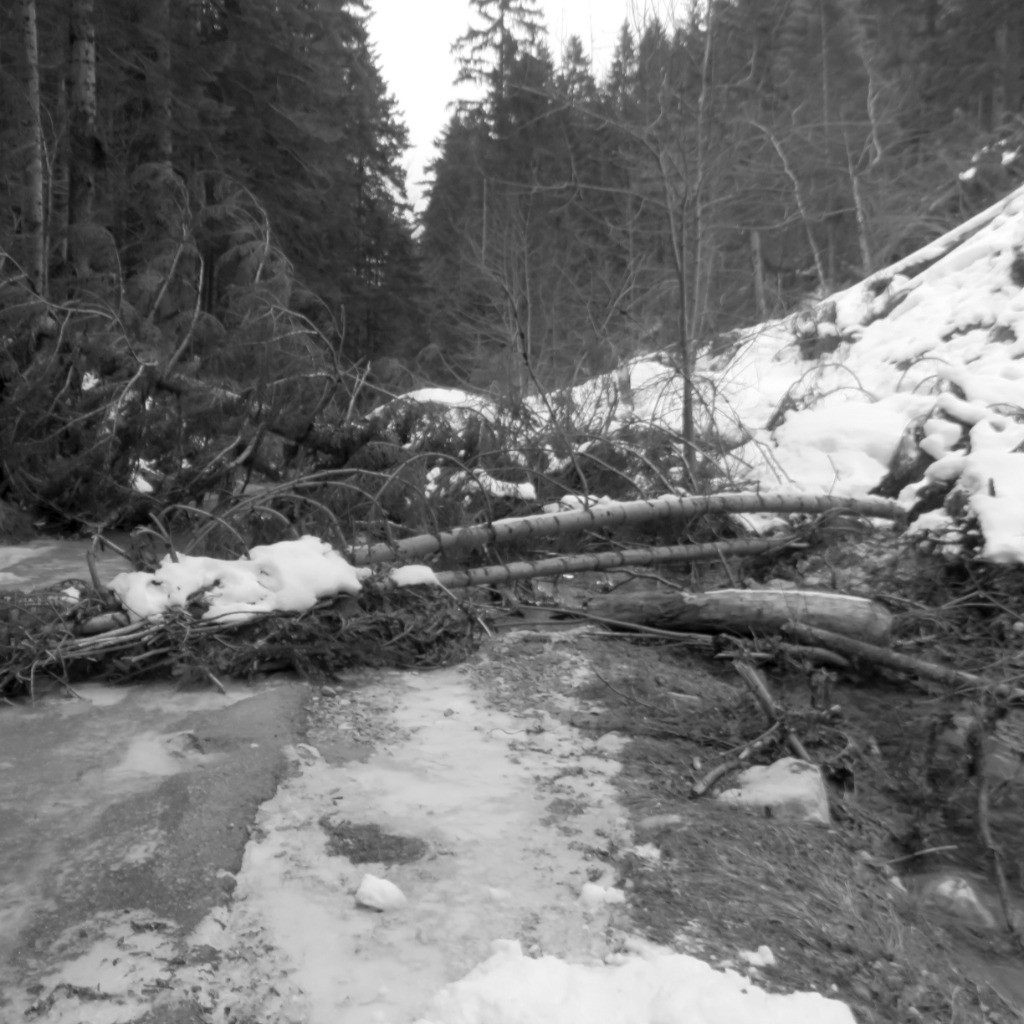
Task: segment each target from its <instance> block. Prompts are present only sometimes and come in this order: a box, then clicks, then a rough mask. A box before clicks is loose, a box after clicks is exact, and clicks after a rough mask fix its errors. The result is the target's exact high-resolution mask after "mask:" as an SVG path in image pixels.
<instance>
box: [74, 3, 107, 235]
mask: <svg viewBox="0 0 1024 1024" xmlns="http://www.w3.org/2000/svg"><path fill="white" fill-rule="evenodd" d="M93 15H94V0H71V17H70V22H69V27H70V40H71V74H70V81H69V90H68V91H69V95H70V103H69V111H68V114H69V120H70V125H69V127H70V160H69V170H70V182H69V191H70V195H69V197H68V226H69V229H73V228H75V227H77V226H79V225H83V224H89V223H91V221H92V219H93V204H94V202H95V197H96V170H97V168H98V167H99V166H100V165H101V164H102V162H103V147H102V146H101V145H100V141H99V138H98V136H97V133H96V25H95V21H94V17H93Z"/></svg>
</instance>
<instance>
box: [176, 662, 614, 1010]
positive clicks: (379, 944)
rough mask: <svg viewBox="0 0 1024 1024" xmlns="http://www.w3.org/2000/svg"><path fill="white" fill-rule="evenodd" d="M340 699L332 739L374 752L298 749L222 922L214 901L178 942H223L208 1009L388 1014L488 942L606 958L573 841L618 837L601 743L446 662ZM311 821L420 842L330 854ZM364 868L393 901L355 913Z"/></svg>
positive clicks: (462, 969) (600, 914) (417, 1000)
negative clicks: (397, 896)
mask: <svg viewBox="0 0 1024 1024" xmlns="http://www.w3.org/2000/svg"><path fill="white" fill-rule="evenodd" d="M338 711H339V712H340V713H339V714H338V726H337V727H338V728H339V729H340V730H341V731H342V732H343V733H344V732H345V731H346V730H348V731H350V732H353V733H355V732H356V731H359V730H361V731H362V733H363V734H365V732H366V730H367V729H369V730H370V731H376V732H377V733H378V736H377V737H376V739H375V746H376V748H377V749H376V752H375V753H374V754H373V755H372V756H371V757H370V759H369V760H368V761H366V762H365V763H361V762H348V763H346V764H343V765H340V766H332V765H330V764H328V763H326V762H325V761H324V760H323V759H322V758H321V757H320V756H319V752H318V751H316V750H315V748H310V747H301V746H300V747H299V748H298V749H297V751H296V758H297V765H298V773H297V774H296V775H295V776H293V777H292V778H290V779H288V780H286V781H285V782H284V783H283V784H282V785H281V787H280V789H279V791H278V794H277V795H276V797H275V798H274V799H272V800H271V801H269V802H268V803H266V804H265V805H264V806H263V808H262V809H261V811H260V813H259V815H258V817H257V822H256V829H257V834H256V837H255V838H254V840H253V841H252V842H251V843H250V845H249V847H248V849H247V851H246V856H245V861H244V863H243V866H242V870H241V872H240V873H239V876H238V885H237V888H236V890H235V903H234V906H233V909H232V911H231V913H230V916H226V915H224V914H223V913H215V915H214V917H213V919H212V920H208V921H207V922H206V923H205V924H204V925H203V926H201V929H200V932H199V933H198V934H197V935H196V936H195V937H194V939H195V941H196V942H200V943H209V944H210V945H213V946H215V947H217V948H219V949H221V950H222V951H223V953H224V959H223V960H222V962H221V966H220V969H219V970H215V969H214V968H213V967H211V968H210V969H209V970H208V971H200V972H199V973H200V975H204V974H205V975H206V977H205V978H202V977H200V978H199V979H197V980H200V981H205V982H206V984H205V985H204V988H206V989H207V992H208V993H209V994H208V996H207V1007H209V1008H212V1006H211V1005H210V1003H211V1002H216V1003H217V1004H218V1008H219V1009H222V1010H223V1009H225V1008H226V1007H225V1005H224V1004H225V1001H226V1000H230V1002H231V1003H232V1004H233V1005H232V1009H231V1012H232V1013H233V1014H234V1015H236V1016H237V1015H238V1014H239V1013H244V1012H245V1011H244V1009H243V1007H240V1006H239V1005H238V1002H237V1000H238V999H239V998H242V999H243V1000H244V1001H246V1002H249V1003H250V1005H251V1007H252V1010H253V1011H258V1012H259V1014H260V1019H261V1021H264V1022H267V1024H269V1021H270V1020H272V1019H275V1020H276V1019H280V1020H287V1021H296V1022H298V1021H302V1022H304V1024H364V1022H367V1024H369V1022H375V1024H379V1022H390V1021H394V1022H396V1024H397V1022H407V1021H409V1020H412V1019H414V1018H415V1017H416V1016H417V1013H418V1012H419V1011H421V1010H422V1008H423V1006H424V1005H425V1003H426V1002H427V1000H428V999H429V998H430V996H431V995H432V994H433V993H435V992H436V991H437V990H438V989H439V988H441V987H442V986H443V985H444V984H445V983H446V982H448V981H451V980H453V979H455V978H458V977H461V976H462V975H464V974H465V973H466V972H467V971H469V970H470V969H471V968H472V967H473V966H475V965H476V964H477V963H479V962H480V961H482V960H484V959H486V958H487V956H488V955H489V953H490V944H491V942H492V941H493V940H495V939H501V938H506V939H507V938H519V939H521V940H522V941H523V944H524V946H525V947H526V948H527V950H528V951H530V950H533V951H543V952H545V953H552V954H556V955H559V956H566V957H569V958H571V959H595V958H601V957H603V956H604V955H605V954H606V953H607V952H608V947H607V944H606V939H605V932H606V923H607V914H606V912H605V908H604V905H603V904H602V903H601V902H600V901H599V900H598V901H597V902H595V901H594V900H593V899H590V900H586V901H584V900H581V898H580V893H581V890H582V888H583V886H584V884H585V883H587V882H588V880H592V876H593V875H595V874H600V872H601V869H602V865H601V862H600V861H599V860H595V859H592V855H591V858H590V859H588V855H587V851H590V850H594V849H597V850H604V849H607V848H608V846H609V842H615V841H617V840H618V839H625V838H626V834H625V827H624V822H623V818H622V812H621V809H620V808H619V807H618V806H617V804H616V803H615V800H614V796H613V791H612V788H611V786H610V784H609V781H608V780H609V778H610V776H611V775H612V774H614V772H615V771H616V770H617V767H618V766H617V762H615V761H614V760H611V759H609V757H608V750H609V748H610V747H611V748H614V744H609V743H607V742H605V743H604V744H602V747H603V748H604V749H601V748H600V747H598V746H596V745H594V744H591V743H584V742H582V741H581V739H580V734H579V733H578V732H577V731H576V730H572V729H570V728H568V727H566V726H563V725H561V724H560V723H559V722H558V721H557V720H556V719H553V718H551V717H550V716H548V715H545V714H543V713H540V712H538V713H536V714H534V715H533V716H532V717H527V718H525V719H524V718H522V717H516V716H513V715H511V714H508V713H505V712H502V711H499V710H496V709H494V708H491V707H488V706H486V705H485V703H484V702H483V700H482V699H481V697H480V696H478V695H477V693H475V692H474V689H473V688H472V687H471V685H470V684H469V682H468V680H467V677H466V676H465V675H464V674H463V672H462V671H461V670H458V669H455V670H444V671H440V672H436V673H431V674H415V675H414V674H407V675H403V676H402V677H401V678H400V679H399V680H397V681H392V682H388V684H387V685H384V686H375V687H372V688H370V689H364V690H359V691H357V692H355V693H354V694H353V695H352V696H351V697H348V698H343V704H342V706H341V707H340V708H339V709H338ZM371 723H375V724H371ZM324 815H331V818H332V820H335V821H337V820H340V819H345V820H347V821H349V822H351V823H353V824H356V825H360V824H372V825H378V826H380V827H381V828H382V829H383V830H384V831H385V832H386V833H390V834H392V835H398V836H406V837H415V838H417V839H420V840H425V841H426V842H427V844H428V851H429V852H428V853H427V854H426V856H424V857H423V858H421V859H419V860H415V861H413V862H411V863H408V864H397V865H389V864H383V863H362V864H358V865H356V864H353V863H352V862H351V861H349V860H347V859H346V858H344V857H340V856H331V855H328V853H327V849H326V839H327V834H326V832H325V830H324V829H323V827H322V826H321V825H320V823H319V822H320V819H321V818H322V817H323V816H324ZM588 871H590V872H591V878H589V879H588ZM366 872H369V873H372V874H374V875H377V876H381V877H386V878H387V879H388V880H389V881H391V882H393V883H395V884H396V885H398V886H399V888H400V889H401V890H402V891H403V893H404V894H405V895H406V897H407V899H408V904H407V905H406V906H405V907H402V908H400V909H398V910H395V911H389V912H386V913H377V912H375V911H370V910H365V909H361V908H358V907H356V905H355V902H354V895H353V894H354V892H355V890H356V888H357V886H358V884H359V882H360V879H361V878H362V876H363V874H364V873H366ZM608 881H611V880H608ZM587 894H588V896H591V897H600V891H599V890H596V889H594V888H588V890H587ZM283 979H286V980H284V983H283ZM243 994H244V995H243ZM207 1007H204V1008H207ZM271 1008H273V1013H274V1014H275V1016H273V1017H268V1016H267V1013H268V1010H270V1009H271Z"/></svg>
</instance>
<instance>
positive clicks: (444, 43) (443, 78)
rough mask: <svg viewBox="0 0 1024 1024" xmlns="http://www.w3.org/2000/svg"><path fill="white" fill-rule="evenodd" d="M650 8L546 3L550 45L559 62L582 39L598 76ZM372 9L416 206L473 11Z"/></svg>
mask: <svg viewBox="0 0 1024 1024" xmlns="http://www.w3.org/2000/svg"><path fill="white" fill-rule="evenodd" d="M649 6H652V4H651V3H650V0H541V7H542V8H543V10H544V13H545V19H546V21H547V26H548V45H549V46H550V48H551V51H552V53H553V54H554V55H555V57H556V58H557V57H559V56H560V55H561V52H562V47H563V44H564V42H565V40H566V39H567V38H568V37H569V36H571V35H578V36H579V37H580V38H581V39H582V40H583V45H584V48H585V49H586V51H587V53H588V54H590V56H591V57H592V59H593V60H594V64H595V69H596V72H597V75H598V76H600V75H601V74H603V73H604V71H605V69H606V68H607V66H608V65H609V64H610V62H611V58H612V54H613V52H614V50H615V41H616V39H617V37H618V34H619V28H620V27H621V25H622V23H623V21H626V20H627V19H628V20H629V22H630V23H631V24H635V23H636V22H637V20H638V18H637V12H638V10H639V11H643V10H644V8H645V7H649ZM370 9H371V11H373V17H372V18H371V20H370V38H371V40H372V42H373V44H374V46H375V48H376V51H377V55H378V57H379V59H380V68H381V72H382V73H383V75H384V79H385V81H386V82H387V83H388V88H389V90H390V92H391V93H392V94H393V95H394V96H395V98H396V99H397V100H398V106H399V109H400V110H401V112H402V115H403V117H404V119H405V123H406V124H407V125H408V127H409V137H410V142H411V143H412V150H411V152H410V154H409V158H408V160H407V164H406V168H407V170H408V178H409V192H410V196H411V197H412V198H413V199H414V200H418V198H419V196H420V194H421V192H422V181H423V177H424V170H423V169H424V167H425V166H426V164H428V163H430V161H431V160H432V159H433V157H434V155H435V151H434V148H433V143H434V142H435V141H436V140H437V138H438V137H439V136H440V134H441V130H442V129H443V128H444V125H445V124H446V122H447V120H448V118H449V116H450V110H449V109H448V105H449V104H450V103H451V102H452V101H453V100H454V99H455V98H456V89H455V86H454V84H453V83H454V81H455V73H456V66H455V60H454V58H453V57H452V55H451V46H452V43H454V42H455V40H456V39H458V38H459V36H461V35H462V34H463V33H464V32H465V31H466V29H467V28H468V27H469V25H470V23H471V21H472V10H471V8H470V6H469V3H468V2H467V0H370ZM639 20H640V21H642V20H643V18H642V17H641V18H640V19H639ZM463 88H465V87H464V86H463Z"/></svg>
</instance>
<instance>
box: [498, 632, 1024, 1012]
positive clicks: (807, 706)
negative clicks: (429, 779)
mask: <svg viewBox="0 0 1024 1024" xmlns="http://www.w3.org/2000/svg"><path fill="white" fill-rule="evenodd" d="M479 657H480V658H481V659H483V660H484V662H485V663H486V665H485V668H486V669H488V670H489V671H490V674H491V677H492V678H493V680H494V685H495V686H496V688H497V692H498V694H499V700H502V701H504V702H506V703H508V704H510V705H516V704H517V703H519V702H520V701H523V700H526V701H533V700H536V698H537V691H539V690H543V689H544V688H545V687H546V685H547V682H546V681H548V680H550V679H551V678H552V677H559V676H560V677H562V678H564V677H566V676H567V675H569V676H575V677H576V678H577V680H578V681H579V682H580V686H579V688H578V689H577V691H576V696H577V697H578V699H579V701H580V702H581V704H580V705H579V706H577V707H567V706H565V702H564V701H561V700H560V699H556V700H555V701H554V703H555V704H556V705H557V704H559V703H561V704H562V707H561V713H562V715H563V717H565V718H566V719H567V720H569V721H571V723H572V724H573V725H575V726H577V727H579V728H582V729H585V730H588V731H590V732H592V733H593V734H595V735H601V734H604V733H608V732H610V731H614V732H615V733H617V734H620V735H623V736H627V737H629V738H630V740H631V742H630V743H629V745H628V746H627V747H626V748H625V749H624V751H623V752H622V753H621V754H620V755H619V756H620V757H621V758H622V760H623V763H624V769H623V771H622V773H621V775H620V776H619V777H618V786H619V789H620V794H621V798H622V800H623V801H624V803H625V805H626V807H627V808H628V810H629V813H630V818H631V820H632V823H633V827H634V830H635V833H636V838H637V842H638V843H639V844H649V845H650V846H653V847H656V848H657V850H658V851H660V859H658V860H653V859H651V858H648V857H638V856H635V855H633V854H628V853H627V854H622V855H616V853H615V852H614V851H613V852H612V853H611V858H612V859H613V860H614V861H615V863H616V867H617V869H618V871H619V874H620V876H621V877H624V878H625V880H626V885H627V888H628V889H629V890H630V896H629V907H630V911H631V915H632V925H633V927H635V928H637V929H638V930H640V931H641V932H642V933H643V934H644V935H646V936H647V937H649V938H651V939H653V940H655V941H657V942H660V943H664V944H666V945H669V946H672V947H674V948H676V949H677V950H680V951H685V952H693V953H695V954H697V955H700V956H702V957H704V958H707V959H710V960H711V961H712V962H715V963H719V964H722V965H735V964H737V963H739V962H742V958H741V956H740V954H741V951H743V950H755V949H757V948H758V946H759V945H761V944H767V945H768V946H770V947H771V949H772V951H773V952H774V953H775V955H776V958H777V964H776V965H775V966H772V967H770V968H767V969H763V970H761V971H760V972H759V981H760V982H761V983H763V984H765V985H766V986H768V987H770V988H772V987H777V988H778V989H779V990H783V991H790V990H795V989H806V988H815V989H818V990H819V991H822V992H825V993H827V994H833V995H836V996H838V997H839V998H841V999H843V1000H844V1001H846V1002H848V1003H849V1004H850V1005H851V1007H853V1009H854V1012H855V1014H856V1015H857V1019H858V1020H859V1021H862V1022H866V1024H867V1022H879V1024H881V1022H883V1021H885V1022H892V1021H920V1020H927V1021H954V1020H955V1021H959V1022H965V1021H977V1022H979V1024H980V1022H981V1021H989V1022H992V1021H1012V1020H1018V1019H1024V1017H1022V1015H1024V992H1022V991H1021V986H1020V984H1019V983H1016V984H1015V983H1014V982H1013V981H1012V980H1011V981H1009V984H1007V981H1008V979H1012V978H1014V976H1015V975H1018V976H1024V957H1022V956H1021V952H1020V949H1019V947H1018V946H1017V945H1016V944H1015V943H1014V942H1013V941H1012V940H1011V938H1010V936H1008V935H1007V934H1006V933H1005V932H1004V931H1000V930H999V929H996V930H994V931H993V930H984V931H983V930H980V929H972V928H970V927H968V926H967V925H965V924H964V923H962V922H958V921H956V920H953V919H950V918H948V917H945V916H944V915H943V914H942V913H941V912H937V911H935V910H933V909H932V908H930V907H925V906H923V904H922V900H921V899H920V898H918V897H916V896H915V895H914V885H913V878H912V875H913V871H914V869H915V868H918V867H919V866H920V867H924V868H927V869H929V870H934V869H936V868H938V867H949V866H956V867H957V868H959V869H963V870H966V871H969V872H972V873H976V874H977V875H978V878H979V879H980V885H981V886H982V889H983V891H986V890H985V881H984V878H985V874H984V868H985V857H984V851H983V850H982V849H981V848H980V846H979V844H978V841H977V839H976V837H975V835H974V830H973V815H972V812H971V808H972V806H973V796H972V794H973V786H972V782H971V780H970V779H969V778H968V776H967V773H966V770H965V769H964V767H963V765H962V764H960V765H959V766H958V764H957V762H958V761H959V762H962V761H963V753H962V751H961V752H957V751H956V750H955V749H950V750H948V751H946V753H945V754H944V756H943V757H942V758H940V760H941V762H942V763H943V764H945V766H946V768H947V770H948V772H949V777H948V778H947V779H946V780H945V783H944V784H943V785H942V786H941V788H937V787H936V785H935V784H932V785H930V786H929V787H928V788H927V790H926V789H925V788H924V784H923V778H924V774H925V768H926V762H927V761H928V760H929V757H930V755H931V754H932V753H934V748H933V747H931V746H930V745H929V735H930V729H929V724H930V723H931V722H932V721H933V720H934V719H935V718H936V715H937V714H938V713H940V712H942V711H943V709H944V707H945V705H938V706H937V702H936V701H935V700H934V699H932V698H930V697H928V696H927V695H925V694H922V693H920V692H919V691H917V690H915V689H913V688H911V687H909V686H908V685H906V683H902V684H901V683H899V682H895V681H892V680H885V679H878V680H877V681H876V682H875V683H874V684H873V685H872V684H870V683H863V682H862V683H861V684H860V685H852V684H840V683H839V682H836V683H834V685H833V687H832V690H831V693H830V695H829V696H830V703H831V704H839V705H840V706H841V707H842V709H843V715H842V719H841V721H839V722H837V723H836V724H835V725H834V726H828V727H821V726H818V727H808V729H807V730H806V731H804V732H803V733H802V736H801V738H802V739H803V741H804V743H805V744H806V745H807V746H808V748H809V750H810V753H811V755H812V757H814V758H815V760H817V761H819V762H820V763H822V764H823V766H824V767H825V770H826V773H831V776H832V779H833V785H832V786H831V804H832V810H833V818H834V820H835V823H834V825H833V827H831V828H824V827H821V826H816V825H811V824H804V823H797V822H789V821H784V820H779V819H765V818H764V817H762V816H760V815H759V814H757V813H753V812H749V811H737V810H736V809H733V808H727V807H724V806H723V805H721V804H719V803H717V802H715V801H714V800H713V799H712V798H711V796H710V795H709V796H706V797H704V798H701V799H696V800H695V799H692V798H691V787H692V785H693V784H694V783H695V782H697V781H698V780H699V779H701V778H702V777H703V776H704V775H705V773H706V772H707V771H708V769H709V768H711V767H712V766H713V765H715V764H717V763H718V762H719V761H721V760H722V759H723V758H724V755H725V754H726V752H727V751H730V750H731V751H735V749H736V748H737V747H740V746H742V745H743V744H744V743H746V742H749V741H750V740H752V739H753V738H755V737H756V736H758V735H759V734H760V733H762V732H763V731H764V729H765V728H766V723H765V720H764V717H763V714H762V712H761V711H760V709H759V708H758V706H757V705H756V704H755V702H754V701H753V699H752V698H751V697H750V696H749V695H748V694H747V693H746V691H745V690H744V689H743V688H742V687H741V686H740V685H739V679H738V676H737V675H736V674H735V672H734V671H733V669H732V668H731V665H730V663H729V662H728V661H714V660H711V659H709V658H707V657H705V656H701V655H695V654H693V653H692V652H690V651H689V650H688V649H687V648H685V647H683V646H681V645H678V644H672V643H671V642H665V641H663V640H649V639H644V638H630V637H625V636H618V637H614V636H609V635H607V634H603V635H602V634H598V633H596V632H592V631H589V630H583V631H577V632H573V633H569V634H566V633H562V634H559V633H554V634H549V633H545V632H543V631H540V630H538V631H534V632H527V633H521V632H519V633H515V634H513V635H512V636H510V637H508V638H504V639H503V640H502V641H499V643H498V644H496V645H489V646H488V647H486V648H485V649H484V650H483V651H482V652H481V654H480V655H479ZM487 675H488V672H487V671H485V672H482V673H481V676H482V677H486V676H487ZM772 685H773V689H774V694H773V695H774V696H775V698H776V699H777V700H779V701H780V702H781V703H782V704H783V705H784V707H785V708H786V709H787V711H788V713H789V715H790V716H791V718H790V720H791V721H793V722H794V723H797V727H799V723H800V721H801V715H802V714H807V715H810V714H812V713H813V711H814V709H813V708H812V707H811V701H812V695H813V694H814V693H815V691H814V689H813V688H812V687H811V686H810V685H809V681H808V678H807V676H806V673H803V674H802V673H801V672H799V671H797V670H794V669H791V670H790V672H789V673H788V674H787V675H786V676H785V677H783V678H780V677H779V676H778V675H776V674H772ZM819 696H820V695H819ZM555 710H558V708H557V707H556V709H555ZM848 744H851V745H852V749H853V750H854V754H853V755H852V756H851V755H850V753H849V752H847V754H845V755H844V756H843V758H842V759H841V761H840V760H838V759H837V755H838V753H839V752H840V751H841V750H844V749H846V750H847V751H849V749H850V747H848ZM784 753H786V751H784V750H776V751H774V752H772V753H771V754H770V756H769V755H765V756H763V757H760V758H758V759H757V760H759V761H769V760H771V759H773V757H778V756H782V755H783V754H784ZM932 760H933V761H934V760H935V759H934V757H932ZM958 771H959V773H960V774H959V776H958V775H957V772H958ZM933 774H934V773H933ZM724 785H728V777H727V778H726V779H725V780H724V781H723V783H721V784H719V785H718V786H716V787H715V789H716V790H717V789H720V788H722V787H723V786H724ZM994 808H995V811H994V814H993V822H994V824H995V827H996V829H997V832H998V834H999V835H1000V837H1001V838H1003V839H1004V841H1006V843H1007V848H1008V849H1019V848H1020V847H1015V846H1014V845H1013V843H1014V841H1015V838H1016V836H1018V835H1019V829H1020V828H1021V825H1022V820H1021V819H1022V808H1021V790H1020V789H1019V788H1013V787H1005V788H1004V789H1003V790H1002V791H1001V792H999V793H998V794H997V797H996V799H995V800H994ZM570 810H571V809H570ZM1000 829H1005V832H1000V831H999V830H1000ZM934 847H955V849H951V850H950V849H946V850H943V851H942V852H940V853H938V854H935V855H924V856H922V857H916V856H910V857H907V855H908V854H911V855H913V854H915V853H917V852H919V851H921V850H925V849H929V848H934ZM903 858H907V859H903ZM891 861H897V863H896V864H895V865H893V864H891V863H890V862H891ZM1014 870H1015V871H1016V872H1019V871H1020V865H1019V864H1016V865H1015V868H1014ZM897 871H898V872H899V873H900V876H901V877H902V881H903V882H905V883H906V888H905V889H904V888H899V887H897V880H896V873H897ZM1013 881H1014V887H1015V889H1016V893H1017V894H1019V893H1020V892H1021V884H1020V883H1021V879H1020V878H1019V877H1017V876H1015V877H1014V879H1013ZM908 890H909V891H908ZM987 895H988V896H989V897H990V899H989V902H990V904H991V906H992V907H993V910H994V915H993V916H996V917H998V915H999V912H1000V908H999V904H998V900H997V899H996V897H995V890H994V888H989V889H988V890H987ZM1011 1001H1016V1005H1015V1006H1014V1005H1013V1003H1012V1002H1011Z"/></svg>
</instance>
